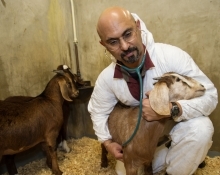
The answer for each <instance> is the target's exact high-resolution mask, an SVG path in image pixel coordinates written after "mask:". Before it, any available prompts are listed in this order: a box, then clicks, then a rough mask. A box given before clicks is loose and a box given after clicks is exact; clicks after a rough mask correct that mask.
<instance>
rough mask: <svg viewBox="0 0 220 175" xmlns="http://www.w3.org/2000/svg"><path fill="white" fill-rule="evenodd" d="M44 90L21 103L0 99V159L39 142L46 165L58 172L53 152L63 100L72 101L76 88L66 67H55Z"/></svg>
mask: <svg viewBox="0 0 220 175" xmlns="http://www.w3.org/2000/svg"><path fill="white" fill-rule="evenodd" d="M54 72H56V73H57V74H56V75H55V76H54V77H53V78H52V79H51V80H50V81H49V83H48V84H47V86H46V88H45V90H44V91H43V92H42V93H41V94H40V95H39V96H37V97H35V98H32V99H30V100H29V101H27V102H25V104H24V102H23V103H11V102H9V101H1V102H0V131H1V132H0V143H1V144H0V160H1V158H2V156H3V155H13V154H17V153H19V152H23V151H25V150H28V149H30V148H31V147H33V146H35V145H37V144H39V143H40V144H41V145H42V148H43V149H44V150H45V152H46V155H47V165H48V166H49V167H50V168H51V169H52V172H53V173H54V174H56V175H61V174H62V172H61V171H60V169H59V166H58V163H57V155H56V139H57V137H58V134H59V131H60V129H61V126H62V123H63V113H62V105H63V102H64V100H67V101H72V98H75V97H77V96H78V94H79V91H78V89H77V88H76V85H75V82H74V81H73V79H72V74H71V73H70V72H69V71H67V70H56V71H54Z"/></svg>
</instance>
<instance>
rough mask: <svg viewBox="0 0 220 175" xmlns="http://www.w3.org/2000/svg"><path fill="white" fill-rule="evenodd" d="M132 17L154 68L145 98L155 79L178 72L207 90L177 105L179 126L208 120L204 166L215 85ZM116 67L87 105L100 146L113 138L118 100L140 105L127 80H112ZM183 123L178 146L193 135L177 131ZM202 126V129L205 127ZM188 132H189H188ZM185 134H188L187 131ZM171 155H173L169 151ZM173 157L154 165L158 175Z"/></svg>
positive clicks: (145, 86)
mask: <svg viewBox="0 0 220 175" xmlns="http://www.w3.org/2000/svg"><path fill="white" fill-rule="evenodd" d="M132 15H133V16H134V18H135V19H136V20H137V19H138V20H140V23H141V30H142V42H143V44H144V45H145V46H146V48H147V51H148V53H149V56H150V59H151V61H152V62H153V64H154V66H155V67H153V68H151V69H149V70H147V71H146V75H145V78H144V80H143V90H144V93H143V94H145V92H147V91H149V90H151V89H152V88H153V83H154V80H153V78H154V77H159V76H161V75H162V74H164V73H166V72H176V73H179V74H182V75H187V76H190V77H192V78H194V79H196V80H197V81H199V82H200V83H201V84H203V85H204V87H205V88H206V92H205V94H204V95H203V96H201V97H198V98H194V99H191V100H179V101H178V102H179V103H180V105H181V107H182V110H183V113H182V115H181V116H180V117H178V118H177V119H176V122H180V121H184V122H180V123H186V122H187V121H190V119H194V118H198V117H199V118H200V117H202V118H205V119H201V120H198V121H199V123H200V124H201V121H204V123H206V124H207V126H204V127H208V128H210V130H209V132H208V133H209V134H208V136H207V138H208V139H207V141H206V142H205V143H204V145H206V146H204V147H205V148H204V150H201V151H202V153H201V154H202V156H201V157H200V158H199V160H198V161H197V162H196V163H197V164H199V163H201V159H203V158H204V156H205V155H206V154H207V151H208V149H209V148H210V146H211V142H212V141H211V138H212V134H213V126H212V123H211V121H210V120H209V118H208V115H210V113H211V112H212V111H213V110H214V109H215V108H216V105H217V102H218V97H217V96H218V95H217V90H216V88H215V87H214V85H213V83H212V82H211V81H210V80H209V78H208V77H207V76H206V75H205V74H204V73H203V72H202V71H201V70H200V69H199V67H198V66H197V65H196V64H195V62H194V61H193V59H192V58H191V57H190V56H189V55H188V54H187V53H186V52H185V51H183V50H181V49H180V48H177V47H175V46H171V45H168V44H162V43H154V40H153V36H152V34H151V33H150V32H149V31H148V30H147V28H146V26H145V24H144V23H143V21H142V20H141V19H140V18H139V17H138V16H137V15H136V14H132ZM115 66H116V64H115V62H112V63H111V64H110V65H109V66H108V67H106V68H105V69H104V70H103V71H102V72H101V73H100V75H99V77H98V79H97V81H96V83H95V87H94V91H93V93H92V95H91V99H90V101H89V104H88V111H89V112H90V114H91V119H92V122H93V128H94V130H95V134H96V135H97V137H98V140H99V141H100V142H103V141H105V140H108V139H111V135H110V133H109V130H108V124H107V120H108V116H109V114H110V113H111V111H112V110H113V108H114V106H115V104H116V103H117V102H118V100H120V101H121V102H122V103H124V104H126V105H129V106H137V105H139V101H137V100H136V99H135V98H134V97H133V96H132V95H131V94H130V92H129V89H128V86H127V83H126V81H125V80H124V79H116V78H113V75H114V70H115ZM143 98H145V97H143ZM193 121H194V122H193ZM196 121H197V119H195V120H192V121H190V122H189V123H196ZM180 123H177V125H176V126H175V127H174V128H173V130H172V131H171V137H172V133H175V134H173V135H175V138H172V139H173V140H177V142H180V141H181V140H179V139H181V138H184V137H187V135H188V134H189V133H190V132H189V133H188V134H182V132H183V130H182V131H179V129H178V125H179V124H180ZM201 125H203V123H202V124H201ZM204 125H205V124H204ZM184 126H185V125H184ZM186 126H187V125H186ZM192 126H194V124H192ZM181 127H183V124H181V126H180V127H179V128H181ZM189 130H190V129H189V128H188V131H189ZM204 130H205V129H204ZM178 131H179V132H178ZM194 131H195V130H194ZM184 133H187V130H185V129H184ZM191 134H192V133H191ZM206 134H207V133H206ZM194 135H195V134H194ZM173 137H174V136H173ZM178 138H179V139H178ZM175 145H177V143H175ZM173 146H174V142H173V143H172V146H171V148H172V147H173ZM179 146H180V147H181V148H182V147H183V146H181V145H179ZM192 146H194V145H192ZM171 148H170V150H171ZM178 149H179V147H178ZM199 149H200V148H199ZM169 153H172V151H169ZM197 153H198V152H196V154H197ZM174 154H175V153H173V154H171V155H173V156H170V157H169V159H167V157H168V155H169V154H167V153H166V154H165V155H166V157H164V158H161V157H160V156H158V157H160V158H161V159H163V160H166V163H165V164H163V163H161V161H158V162H159V163H155V166H154V171H155V172H156V171H159V170H160V169H161V167H164V166H167V167H168V168H169V167H170V166H171V164H172V165H173V164H174V163H172V159H173V158H174V157H176V155H174ZM176 154H179V155H181V154H180V153H179V152H176ZM175 161H177V160H175ZM182 161H183V160H182ZM155 162H157V161H155ZM163 162H164V161H163ZM177 162H178V161H177ZM183 162H184V161H183ZM189 162H190V161H189ZM181 163H182V162H181ZM157 164H158V165H157ZM161 164H163V165H161ZM187 166H188V165H187ZM194 166H195V165H194ZM168 168H167V171H168V172H169V170H168ZM178 168H179V167H177V170H176V171H177V172H178V173H177V174H178V175H181V170H180V169H178ZM191 169H193V170H190V171H187V172H186V173H188V174H190V173H192V172H191V171H194V169H195V168H191ZM169 173H170V174H174V175H177V174H175V173H176V172H175V171H173V168H172V170H171V171H170V172H169ZM184 173H185V172H183V175H188V174H184Z"/></svg>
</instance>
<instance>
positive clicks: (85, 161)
mask: <svg viewBox="0 0 220 175" xmlns="http://www.w3.org/2000/svg"><path fill="white" fill-rule="evenodd" d="M68 145H69V147H70V148H71V149H72V151H71V152H70V153H64V152H63V151H61V150H59V151H58V164H59V167H60V169H61V171H63V175H116V173H115V171H114V166H115V160H114V159H113V157H112V156H111V155H108V158H109V166H108V168H100V156H101V147H100V143H99V142H98V141H97V140H95V139H91V138H88V137H83V138H81V139H70V140H68ZM205 162H206V166H205V167H204V168H203V169H198V170H197V171H196V172H195V173H194V175H220V168H219V167H220V157H214V158H210V157H206V159H205ZM18 172H19V174H21V175H30V174H34V175H51V170H50V169H49V168H47V166H46V164H45V158H43V159H41V160H37V161H33V162H31V163H29V164H26V165H25V166H23V167H19V168H18ZM4 175H6V174H4Z"/></svg>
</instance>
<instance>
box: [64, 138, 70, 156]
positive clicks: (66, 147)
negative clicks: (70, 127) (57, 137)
mask: <svg viewBox="0 0 220 175" xmlns="http://www.w3.org/2000/svg"><path fill="white" fill-rule="evenodd" d="M62 147H63V149H64V150H65V151H66V152H67V153H69V152H70V148H69V147H68V145H67V142H66V140H63V142H62Z"/></svg>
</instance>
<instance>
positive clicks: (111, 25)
mask: <svg viewBox="0 0 220 175" xmlns="http://www.w3.org/2000/svg"><path fill="white" fill-rule="evenodd" d="M125 22H127V23H134V22H135V21H134V18H133V16H132V15H131V13H130V12H129V11H128V10H126V9H124V8H121V7H110V8H107V9H105V10H104V11H103V12H102V13H101V15H100V17H99V19H98V23H97V32H98V34H99V36H100V38H101V39H102V38H103V37H104V35H105V32H106V31H109V30H111V32H114V31H116V30H118V28H119V27H120V24H121V23H125Z"/></svg>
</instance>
